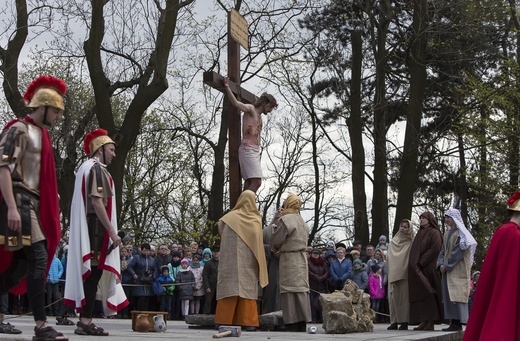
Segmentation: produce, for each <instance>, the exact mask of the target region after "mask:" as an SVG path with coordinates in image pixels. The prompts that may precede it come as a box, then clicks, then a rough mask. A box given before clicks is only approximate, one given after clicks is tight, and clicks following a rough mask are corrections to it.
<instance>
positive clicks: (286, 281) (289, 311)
mask: <svg viewBox="0 0 520 341" xmlns="http://www.w3.org/2000/svg"><path fill="white" fill-rule="evenodd" d="M301 205H302V201H301V199H300V198H299V197H298V196H297V195H296V194H293V193H291V194H289V196H288V197H287V199H285V201H284V203H283V210H281V211H279V219H278V220H277V222H276V225H277V228H276V230H275V232H274V233H273V235H272V236H271V243H270V244H271V250H273V252H274V253H275V254H277V253H278V254H279V255H280V271H279V273H278V274H279V280H280V294H281V303H282V312H283V321H284V323H285V325H286V326H288V327H289V328H292V329H294V330H295V331H302V332H304V331H306V329H307V328H306V323H307V322H310V321H311V306H310V298H309V267H308V264H307V242H308V239H309V227H308V226H307V224H306V223H305V221H304V220H303V218H302V216H301V215H300V209H301Z"/></svg>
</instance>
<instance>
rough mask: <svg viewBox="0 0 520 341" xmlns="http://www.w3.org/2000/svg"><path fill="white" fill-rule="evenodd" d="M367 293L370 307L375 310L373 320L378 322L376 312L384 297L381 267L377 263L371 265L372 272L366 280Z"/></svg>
mask: <svg viewBox="0 0 520 341" xmlns="http://www.w3.org/2000/svg"><path fill="white" fill-rule="evenodd" d="M368 293H369V294H370V308H372V310H374V311H375V312H376V317H375V319H374V322H375V323H377V322H379V317H378V315H377V313H378V312H379V305H380V304H381V301H382V300H383V298H384V297H385V286H384V284H383V277H382V276H381V268H380V267H379V265H377V264H374V265H372V273H371V274H370V280H369V282H368Z"/></svg>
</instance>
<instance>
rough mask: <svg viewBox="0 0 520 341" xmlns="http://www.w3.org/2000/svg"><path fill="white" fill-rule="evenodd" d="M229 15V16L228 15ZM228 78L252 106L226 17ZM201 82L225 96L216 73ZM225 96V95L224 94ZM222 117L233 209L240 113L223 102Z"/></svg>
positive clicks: (239, 181)
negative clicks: (242, 86) (225, 124)
mask: <svg viewBox="0 0 520 341" xmlns="http://www.w3.org/2000/svg"><path fill="white" fill-rule="evenodd" d="M229 15H230V14H229ZM228 77H229V88H230V89H231V91H232V92H233V94H235V96H236V97H237V100H239V101H241V102H243V103H249V104H253V103H254V102H255V101H256V96H255V95H253V94H252V93H251V92H249V91H247V90H245V89H243V88H241V87H240V45H239V44H238V43H237V42H236V41H235V40H234V39H233V37H232V36H231V34H230V19H229V17H228ZM203 82H204V84H207V85H209V86H211V87H212V88H214V89H217V90H218V91H220V92H223V93H224V94H226V89H225V88H224V77H223V76H221V75H219V74H218V73H216V72H213V71H208V72H204V74H203ZM226 96H227V94H226ZM223 115H227V117H228V135H229V202H230V207H231V208H233V207H234V206H235V204H236V202H237V200H238V197H239V195H240V193H241V192H242V177H241V176H240V164H239V162H238V147H240V142H241V141H240V140H241V135H242V134H241V125H240V122H241V120H240V111H239V110H238V109H237V108H235V107H234V106H233V105H231V103H230V102H229V100H227V98H226V100H225V101H224V110H223Z"/></svg>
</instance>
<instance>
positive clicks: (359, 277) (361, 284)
mask: <svg viewBox="0 0 520 341" xmlns="http://www.w3.org/2000/svg"><path fill="white" fill-rule="evenodd" d="M352 252H354V251H352ZM358 257H359V252H358ZM366 267H367V265H366V264H363V262H362V261H361V259H359V258H357V259H355V260H354V264H353V265H352V268H353V271H352V274H351V279H352V280H353V281H354V283H356V284H357V286H358V288H359V289H362V290H365V289H366V288H367V286H368V273H367V271H366Z"/></svg>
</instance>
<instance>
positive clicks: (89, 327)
mask: <svg viewBox="0 0 520 341" xmlns="http://www.w3.org/2000/svg"><path fill="white" fill-rule="evenodd" d="M76 326H77V328H76V330H74V334H78V335H91V336H108V332H107V331H105V330H104V329H103V328H101V327H98V326H96V325H95V324H94V323H92V322H90V323H89V324H85V323H83V322H81V321H78V323H77V324H76Z"/></svg>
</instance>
